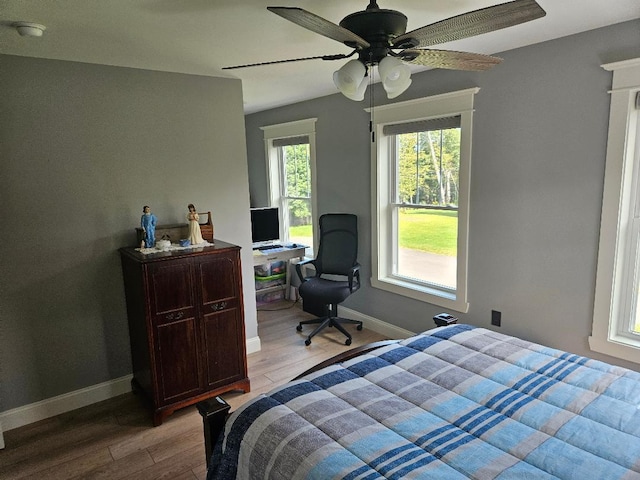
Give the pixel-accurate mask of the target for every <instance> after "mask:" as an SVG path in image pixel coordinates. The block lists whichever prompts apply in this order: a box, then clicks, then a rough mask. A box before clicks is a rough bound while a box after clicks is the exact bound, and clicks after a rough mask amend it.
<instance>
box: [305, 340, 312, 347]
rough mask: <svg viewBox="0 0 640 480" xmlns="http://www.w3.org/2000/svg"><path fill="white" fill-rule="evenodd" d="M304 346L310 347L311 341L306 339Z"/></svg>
mask: <svg viewBox="0 0 640 480" xmlns="http://www.w3.org/2000/svg"><path fill="white" fill-rule="evenodd" d="M304 344H305V345H306V346H307V347H308V346H309V345H311V340H309V339H308V338H307V339H306V340H305V341H304Z"/></svg>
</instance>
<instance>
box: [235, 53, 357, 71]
mask: <svg viewBox="0 0 640 480" xmlns="http://www.w3.org/2000/svg"><path fill="white" fill-rule="evenodd" d="M354 53H355V51H353V52H352V53H350V54H349V55H345V54H342V53H338V54H336V55H317V56H315V57H302V58H291V59H289V60H274V61H272V62H261V63H248V64H246V65H234V66H232V67H222V70H233V69H236V68H246V67H259V66H261V65H275V64H277V63H289V62H301V61H303V60H342V59H343V58H349V57H350V56H352V55H353V54H354Z"/></svg>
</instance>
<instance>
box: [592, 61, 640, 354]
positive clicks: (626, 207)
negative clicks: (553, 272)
mask: <svg viewBox="0 0 640 480" xmlns="http://www.w3.org/2000/svg"><path fill="white" fill-rule="evenodd" d="M603 68H604V69H606V70H609V71H612V72H613V88H612V90H611V92H610V94H611V107H610V113H609V136H608V140H607V158H606V166H605V180H604V194H603V200H602V216H601V221H600V244H599V248H598V270H597V274H596V290H595V302H594V313H593V328H592V334H591V337H590V338H589V345H590V347H591V349H592V350H595V351H598V352H601V353H606V354H608V355H612V356H615V357H618V358H622V359H625V360H630V361H633V362H636V363H640V59H635V60H628V61H624V62H617V63H612V64H607V65H603Z"/></svg>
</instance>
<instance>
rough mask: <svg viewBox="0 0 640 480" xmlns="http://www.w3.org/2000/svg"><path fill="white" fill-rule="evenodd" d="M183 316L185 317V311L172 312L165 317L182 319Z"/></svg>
mask: <svg viewBox="0 0 640 480" xmlns="http://www.w3.org/2000/svg"><path fill="white" fill-rule="evenodd" d="M182 317H184V312H178V313H170V314H168V315H167V316H166V317H165V318H166V319H167V320H180V319H181V318H182Z"/></svg>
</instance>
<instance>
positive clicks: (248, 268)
mask: <svg viewBox="0 0 640 480" xmlns="http://www.w3.org/2000/svg"><path fill="white" fill-rule="evenodd" d="M0 167H1V171H0V186H1V190H0V191H1V199H0V212H1V218H2V222H1V223H0V229H1V230H0V238H1V239H2V242H3V249H2V254H0V289H1V290H0V309H1V310H0V380H1V381H0V400H1V403H0V412H1V411H4V410H9V409H11V408H14V407H18V406H22V405H26V404H30V403H32V402H36V401H39V400H42V399H46V398H50V397H52V396H55V395H59V394H63V393H66V392H70V391H74V390H77V389H80V388H83V387H87V386H91V385H95V384H98V383H101V382H105V381H108V380H111V379H116V378H119V377H122V376H125V375H127V374H129V373H131V361H130V349H129V337H128V330H127V319H126V311H125V305H124V290H123V286H122V273H121V269H120V259H119V255H118V248H119V247H122V246H127V245H130V246H131V245H134V244H135V242H134V239H135V234H134V228H135V227H137V226H139V222H140V215H141V214H142V206H143V205H144V204H149V205H151V207H152V211H153V212H154V213H155V214H156V215H157V217H158V220H159V223H177V222H180V223H184V222H186V219H185V216H186V212H187V204H188V203H190V202H193V203H194V204H195V205H196V206H197V207H198V210H199V211H207V210H211V211H212V214H213V222H214V227H215V234H216V237H217V238H220V239H222V240H226V241H228V242H232V243H236V244H240V245H241V246H243V247H244V248H243V264H244V267H243V276H244V277H245V278H248V279H249V281H248V282H247V281H245V305H246V307H247V308H246V310H247V312H246V321H247V336H248V337H254V336H256V335H257V325H256V317H255V290H254V286H253V268H252V256H251V248H250V243H251V238H250V228H249V188H248V176H247V160H246V150H245V135H244V114H243V110H242V88H241V83H240V81H239V80H231V79H222V78H210V77H200V76H187V75H179V74H171V73H161V72H151V71H144V70H135V69H127V68H115V67H108V66H100V65H89V64H81V63H73V62H61V61H51V60H39V59H31V58H23V57H14V56H6V55H4V56H2V55H0Z"/></svg>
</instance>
